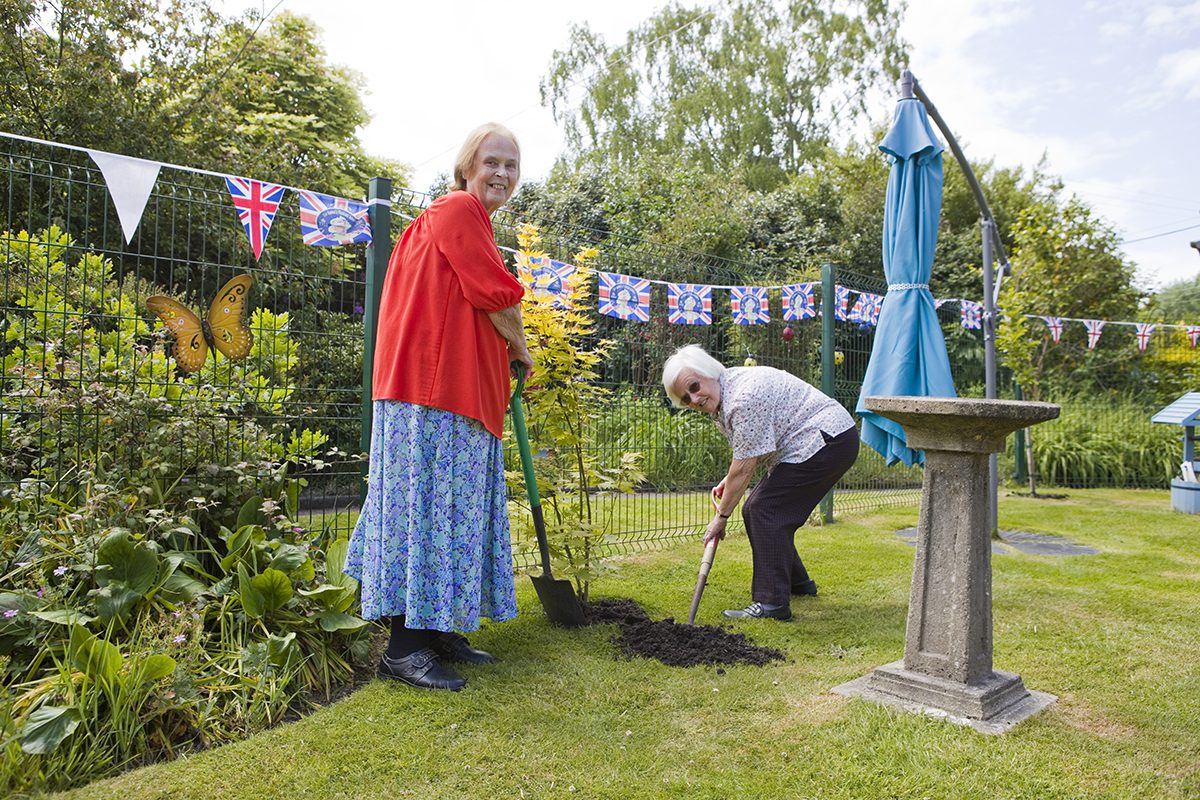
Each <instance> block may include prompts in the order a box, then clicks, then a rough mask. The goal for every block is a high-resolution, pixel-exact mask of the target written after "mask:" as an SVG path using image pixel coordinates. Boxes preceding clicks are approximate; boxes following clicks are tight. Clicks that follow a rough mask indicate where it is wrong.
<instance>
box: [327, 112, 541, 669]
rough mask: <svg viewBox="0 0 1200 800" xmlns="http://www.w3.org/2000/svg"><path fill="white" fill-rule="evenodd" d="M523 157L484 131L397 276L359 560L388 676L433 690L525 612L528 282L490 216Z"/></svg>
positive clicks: (398, 263) (354, 570)
mask: <svg viewBox="0 0 1200 800" xmlns="http://www.w3.org/2000/svg"><path fill="white" fill-rule="evenodd" d="M520 162H521V151H520V149H519V148H518V146H517V140H516V137H514V136H513V134H512V132H511V131H509V130H508V129H507V128H505V127H503V126H501V125H497V124H495V123H489V124H487V125H482V126H480V127H479V128H476V129H475V130H474V131H472V133H471V134H470V135H469V136H468V137H467V140H466V142H465V143H464V144H463V146H462V149H461V150H460V152H459V155H458V158H457V160H456V161H455V165H454V183H455V185H454V191H451V192H450V193H448V194H446V195H444V196H442V197H439V198H438V199H437V200H435V201H434V202H433V203H431V204H430V205H429V208H427V209H425V211H423V212H422V213H421V214H420V216H418V217H417V218H416V219H415V220H413V222H412V224H411V225H409V226H408V229H407V230H406V231H405V232H404V235H403V236H402V237H401V238H400V241H399V242H398V243H397V244H396V247H395V249H394V250H393V251H392V258H391V261H390V262H389V264H388V272H387V278H386V279H385V280H384V283H383V294H382V298H381V300H380V305H379V330H378V334H377V336H376V344H375V371H374V384H373V390H374V397H373V400H374V420H375V422H374V427H373V429H372V433H371V470H370V477H369V481H368V485H367V498H366V501H365V502H364V503H363V508H362V513H361V514H360V515H359V517H358V523H357V524H356V525H355V528H354V533H353V535H352V536H351V537H350V548H349V554H348V556H347V558H346V568H345V569H346V573H347V574H348V575H351V576H352V577H354V578H356V579H358V581H359V582H360V583H361V585H362V615H363V617H365V618H367V619H379V618H381V617H389V618H390V619H391V638H390V640H389V641H388V648H387V652H386V653H385V654H384V656H383V659H382V661H381V662H380V664H379V674H380V675H381V676H383V677H387V678H394V679H397V680H400V681H403V682H404V683H407V684H409V685H412V686H417V687H420V688H424V689H450V690H458V689H461V688H462V686H463V684H464V683H465V680H464V679H463V678H462V677H461V676H460V675H458V674H457V673H455V672H454V670H453V669H451V668H450V667H448V666H446V665H445V664H444V663H443V662H445V661H459V662H468V663H487V662H490V661H494V660H495V658H494V657H493V656H492V655H491V654H490V653H486V652H484V651H482V650H476V649H475V648H473V647H471V646H470V644H468V642H467V640H466V638H465V637H464V636H463V635H462V633H464V632H467V633H469V632H471V631H474V630H476V629H477V628H478V627H479V623H480V618H481V617H487V618H489V619H491V620H492V621H494V622H499V621H502V620H507V619H512V618H513V617H515V616H516V615H517V603H516V593H515V590H514V587H513V570H512V550H511V545H510V543H509V531H508V510H507V505H506V503H507V495H506V489H505V485H504V458H503V451H502V447H501V437H502V436H503V429H504V410H505V408H506V407H507V406H508V392H509V383H508V375H509V363H510V361H520V362H522V363H524V364H525V365H526V366H527V367H532V366H533V359H532V358H531V357H530V355H529V349H528V348H527V347H526V344H525V334H524V331H523V328H522V325H521V306H520V302H521V297H522V295H524V293H525V290H524V288H523V287H522V286H521V284H520V283H519V282H518V281H517V280H516V279H515V278H514V277H513V276H512V275H511V274H509V272H508V270H507V269H506V268H505V266H504V261H503V260H502V259H501V258H500V253H499V251H498V250H497V249H496V240H495V236H494V234H493V231H492V222H491V219H490V215H491V214H492V212H494V211H496V209H498V208H500V206H502V205H504V203H506V202H507V201H508V198H509V197H511V196H512V193H513V190H514V189H516V186H517V179H518V178H519V177H520Z"/></svg>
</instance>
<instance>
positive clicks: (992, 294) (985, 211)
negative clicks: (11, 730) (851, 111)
mask: <svg viewBox="0 0 1200 800" xmlns="http://www.w3.org/2000/svg"><path fill="white" fill-rule="evenodd" d="M910 91H911V93H912V94H915V95H916V97H917V99H918V100H920V101H921V104H922V105H924V106H925V111H926V113H928V114H929V118H930V119H932V120H933V122H934V124H935V125H937V127H938V130H939V131H941V132H942V135H943V136H945V137H946V144H948V145H949V146H950V152H952V153H954V158H955V160H956V161H958V165H959V166H960V167H961V168H962V171H963V177H965V178H966V179H967V185H968V186H970V187H971V194H973V195H974V196H975V203H976V205H978V206H979V213H980V227H981V229H982V235H983V363H984V382H985V384H984V388H985V394H986V395H987V399H989V400H994V399H996V336H995V334H996V291H997V290H998V289H999V285H1000V280H998V279H996V276H995V275H994V274H993V272H992V269H993V263H992V245H993V243H994V244H995V245H996V249H997V250H999V252H1000V265H1001V276H1003V274H1004V272H1005V271H1007V269H1008V256H1007V255H1006V254H1005V252H1004V244H1003V243H1002V242H1001V241H1000V234H999V231H998V229H997V228H996V221H995V217H993V216H992V210H991V208H989V207H988V203H987V198H985V197H984V196H983V189H982V188H981V187H980V186H979V180H978V179H977V178H976V177H975V171H974V170H972V169H971V164H970V162H968V161H967V157H966V156H965V155H963V151H962V148H961V147H959V146H958V140H957V139H955V138H954V134H953V133H951V131H950V128H949V127H948V126H947V125H946V122H945V120H943V119H942V115H941V114H939V113H938V110H937V107H936V106H934V104H933V101H931V100H930V99H929V95H927V94H925V91H924V90H923V89H922V88H921V83H920V81H918V80H917V79H916V77H915V76H914V75H913V74H912V72H910V71H909V70H904V72H903V73H902V74H901V76H900V92H901V95H902V96H903V97H910V96H911V95H910V94H909V92H910ZM997 470H998V466H997V457H996V455H995V454H992V455H991V456H989V457H988V489H989V491H988V496H989V500H990V503H989V507H988V523H989V525H990V528H991V532H992V534H993V535H995V533H996V532H997V530H998V529H999V523H998V521H997V509H996V497H997V495H998V493H999V483H1000V482H999V476H998V475H997Z"/></svg>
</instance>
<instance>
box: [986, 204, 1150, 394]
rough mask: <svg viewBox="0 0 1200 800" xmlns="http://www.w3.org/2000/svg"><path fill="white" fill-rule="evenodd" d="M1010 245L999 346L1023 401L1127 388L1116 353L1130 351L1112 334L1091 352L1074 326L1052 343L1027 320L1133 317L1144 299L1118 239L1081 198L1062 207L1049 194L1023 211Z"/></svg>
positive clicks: (1036, 322) (1043, 330) (1127, 374)
mask: <svg viewBox="0 0 1200 800" xmlns="http://www.w3.org/2000/svg"><path fill="white" fill-rule="evenodd" d="M1013 239H1014V244H1015V246H1014V249H1013V255H1012V263H1013V275H1012V277H1011V279H1009V281H1008V282H1007V283H1006V284H1005V286H1004V290H1003V293H1002V297H1001V308H1002V311H1003V312H1004V317H1003V318H1002V320H1001V324H1000V327H999V330H998V333H997V346H998V347H999V349H1000V350H1001V352H1002V354H1003V357H1004V363H1005V365H1006V366H1008V367H1009V368H1011V369H1012V370H1013V373H1014V375H1015V377H1016V378H1017V380H1019V381H1020V382H1021V383H1022V385H1023V386H1024V387H1025V389H1026V392H1027V396H1029V397H1030V398H1031V399H1039V398H1041V397H1045V396H1053V395H1055V394H1056V393H1060V392H1070V391H1080V390H1088V389H1091V390H1096V389H1120V388H1123V387H1124V386H1126V385H1127V384H1128V381H1129V380H1130V378H1131V373H1130V372H1129V370H1128V369H1125V368H1123V366H1124V363H1125V362H1124V361H1123V360H1122V359H1121V358H1119V357H1117V356H1115V355H1114V354H1115V353H1117V352H1118V351H1117V348H1120V349H1121V352H1125V351H1127V350H1128V348H1129V342H1128V341H1123V342H1116V341H1114V337H1113V336H1112V335H1111V334H1110V335H1108V337H1107V339H1105V338H1104V337H1103V336H1102V338H1101V340H1100V342H1099V343H1098V344H1097V346H1096V348H1095V349H1094V350H1092V349H1088V348H1087V346H1086V336H1085V334H1084V332H1083V329H1082V326H1080V325H1079V324H1078V323H1074V324H1069V325H1068V326H1066V327H1065V328H1064V330H1063V333H1062V337H1061V339H1060V341H1059V342H1055V341H1054V340H1053V337H1051V336H1050V335H1049V332H1048V329H1047V327H1046V325H1045V324H1044V323H1042V322H1041V321H1039V320H1031V319H1029V317H1028V316H1027V315H1037V316H1055V317H1071V318H1075V319H1100V320H1132V319H1135V318H1136V317H1137V313H1138V306H1139V304H1140V303H1141V301H1142V299H1143V297H1144V295H1143V294H1142V292H1141V291H1140V290H1139V289H1138V288H1137V287H1136V285H1135V284H1134V274H1135V266H1134V264H1133V263H1132V262H1130V261H1129V260H1127V259H1126V258H1124V257H1123V256H1122V255H1121V254H1120V249H1119V247H1118V243H1119V241H1120V235H1119V234H1118V233H1117V232H1116V230H1115V229H1114V228H1113V227H1112V226H1111V225H1109V224H1108V223H1107V222H1105V221H1104V220H1103V219H1101V218H1100V217H1099V216H1097V215H1096V213H1095V212H1094V211H1092V209H1091V208H1089V207H1088V206H1087V205H1086V204H1085V203H1084V202H1083V201H1081V200H1079V199H1078V198H1076V197H1071V198H1069V199H1067V200H1066V201H1065V202H1060V201H1059V200H1058V198H1057V196H1056V195H1051V196H1048V197H1046V198H1044V200H1043V201H1042V202H1040V203H1037V204H1035V205H1033V206H1030V207H1029V208H1026V209H1025V210H1024V211H1022V212H1021V214H1020V215H1019V216H1018V218H1017V220H1016V223H1015V225H1014V226H1013Z"/></svg>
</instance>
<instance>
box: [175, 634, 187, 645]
mask: <svg viewBox="0 0 1200 800" xmlns="http://www.w3.org/2000/svg"><path fill="white" fill-rule="evenodd" d="M186 641H187V635H186V634H183V633H181V634H179V635H178V636H176V637H175V644H183V643H184V642H186Z"/></svg>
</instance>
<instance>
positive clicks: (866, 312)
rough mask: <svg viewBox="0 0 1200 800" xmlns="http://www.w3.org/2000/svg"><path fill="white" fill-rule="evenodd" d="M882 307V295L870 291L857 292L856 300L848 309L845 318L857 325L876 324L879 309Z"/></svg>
mask: <svg viewBox="0 0 1200 800" xmlns="http://www.w3.org/2000/svg"><path fill="white" fill-rule="evenodd" d="M882 307H883V297H882V296H881V295H877V294H872V293H871V292H859V294H858V300H856V301H855V303H854V307H853V308H851V309H850V313H849V314H848V315H847V319H849V320H850V321H851V322H857V323H858V324H859V325H878V324H879V311H880V309H881V308H882Z"/></svg>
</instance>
